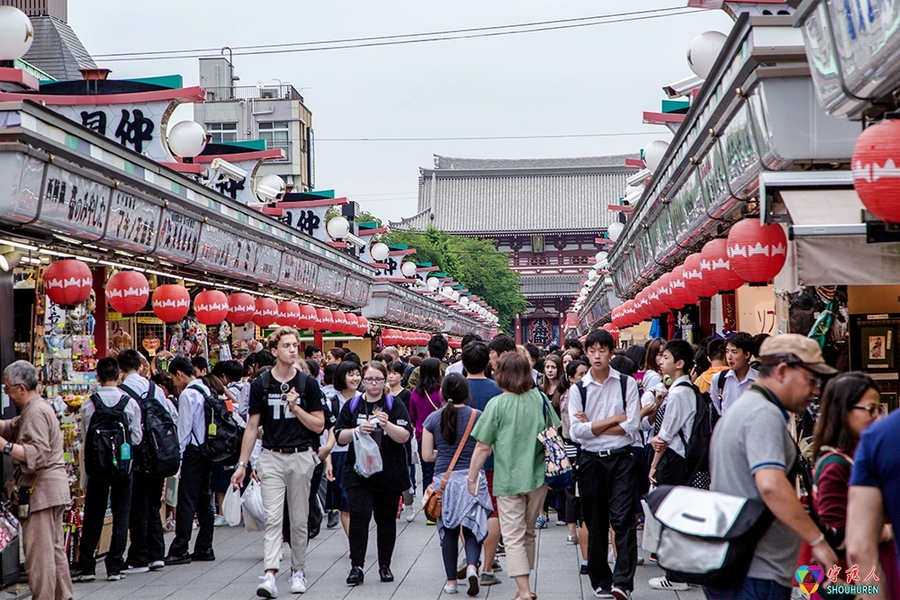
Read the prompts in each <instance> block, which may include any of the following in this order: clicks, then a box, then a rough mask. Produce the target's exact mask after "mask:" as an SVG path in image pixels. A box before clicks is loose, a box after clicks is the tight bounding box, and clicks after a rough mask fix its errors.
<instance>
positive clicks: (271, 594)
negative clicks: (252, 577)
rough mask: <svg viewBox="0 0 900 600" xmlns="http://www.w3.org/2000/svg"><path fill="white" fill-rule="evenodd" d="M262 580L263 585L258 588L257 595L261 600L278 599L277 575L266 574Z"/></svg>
mask: <svg viewBox="0 0 900 600" xmlns="http://www.w3.org/2000/svg"><path fill="white" fill-rule="evenodd" d="M260 579H262V583H260V584H259V585H258V586H256V595H257V596H259V597H260V598H277V597H278V588H277V587H275V575H273V574H272V573H266V574H265V575H263V576H262V577H260Z"/></svg>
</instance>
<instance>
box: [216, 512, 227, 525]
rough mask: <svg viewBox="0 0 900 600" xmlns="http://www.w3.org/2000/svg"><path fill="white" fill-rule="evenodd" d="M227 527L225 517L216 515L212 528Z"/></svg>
mask: <svg viewBox="0 0 900 600" xmlns="http://www.w3.org/2000/svg"><path fill="white" fill-rule="evenodd" d="M226 525H228V521H226V520H225V515H216V516H215V517H214V518H213V527H224V526H226Z"/></svg>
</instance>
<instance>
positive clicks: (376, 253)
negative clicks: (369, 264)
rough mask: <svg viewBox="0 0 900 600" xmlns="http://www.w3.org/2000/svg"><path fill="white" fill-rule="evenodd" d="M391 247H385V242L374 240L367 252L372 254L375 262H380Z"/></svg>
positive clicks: (386, 255)
mask: <svg viewBox="0 0 900 600" xmlns="http://www.w3.org/2000/svg"><path fill="white" fill-rule="evenodd" d="M390 251H391V249H390V248H388V247H387V244H385V243H382V242H376V243H374V244H372V247H371V248H370V249H369V252H370V253H371V254H372V258H374V259H375V260H376V261H377V262H381V261H383V260H384V259H386V258H387V257H388V254H389V253H390Z"/></svg>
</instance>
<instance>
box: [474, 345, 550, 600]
mask: <svg viewBox="0 0 900 600" xmlns="http://www.w3.org/2000/svg"><path fill="white" fill-rule="evenodd" d="M495 381H496V382H497V385H498V386H500V389H502V390H503V394H501V395H499V396H495V397H494V398H491V400H490V401H489V402H488V403H487V406H486V407H485V409H484V413H483V414H482V415H481V418H480V419H478V422H477V423H476V424H475V428H474V429H473V430H472V437H474V438H475V439H476V440H478V444H477V445H476V446H475V452H474V453H473V455H472V462H471V463H470V466H469V474H468V486H469V493H470V494H472V495H473V496H474V495H476V493H477V490H478V473H479V471H480V470H481V467H482V466H483V465H484V461H485V459H487V457H488V456H490V454H491V452H493V453H494V495H495V496H496V497H497V508H498V510H499V512H500V515H499V516H500V531H501V533H502V534H503V541H504V543H505V545H506V560H507V562H508V566H509V574H510V576H511V577H512V578H513V579H515V580H516V588H517V594H516V598H515V599H514V600H532V599H533V598H536V596H535V595H534V594H532V593H531V584H530V581H529V574H530V573H531V571H532V569H533V568H534V548H535V531H534V523H535V521H536V520H537V517H538V514H540V512H541V510H542V508H543V505H544V497H545V496H546V495H547V486H546V484H545V483H544V448H543V446H542V445H541V443H540V442H539V441H538V439H537V435H538V433H540V432H541V431H543V430H544V429H546V428H547V426H548V425H550V424H552V425H553V426H554V427H556V426H558V425H559V418H558V417H557V416H556V413H555V412H554V411H553V410H549V411H547V412H545V411H544V402H545V400H544V397H543V395H542V394H541V393H540V391H538V390H537V389H535V388H534V380H533V379H532V378H531V364H530V363H529V362H528V359H526V358H525V357H523V356H521V355H520V354H518V353H516V352H506V353H504V354H503V356H501V357H500V362H499V364H498V365H497V369H496V372H495Z"/></svg>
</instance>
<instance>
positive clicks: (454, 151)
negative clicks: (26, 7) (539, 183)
mask: <svg viewBox="0 0 900 600" xmlns="http://www.w3.org/2000/svg"><path fill="white" fill-rule="evenodd" d="M686 4H687V2H686V0H630V1H628V2H622V1H619V2H614V1H612V0H593V1H590V0H565V1H559V2H547V1H536V0H516V1H511V0H480V1H475V0H456V1H454V2H442V3H436V2H421V1H403V0H382V1H380V2H374V1H371V0H370V1H345V0H327V1H320V2H309V1H307V2H286V1H280V2H275V1H273V0H255V1H254V2H237V1H234V0H220V1H218V2H210V1H209V0H205V1H197V0H178V1H175V0H155V1H154V2H152V3H149V2H122V1H121V0H72V1H71V2H69V23H70V24H71V26H72V27H73V29H74V30H75V32H76V33H77V34H78V36H79V38H80V39H81V41H82V43H83V44H84V45H85V47H86V48H87V50H88V52H90V53H91V54H94V55H97V54H104V53H113V52H130V51H131V52H133V51H152V50H170V49H172V50H175V49H189V48H213V47H215V48H218V47H222V46H244V45H255V44H277V43H286V42H298V41H316V40H326V39H341V38H351V37H364V36H380V35H392V34H404V33H416V32H423V31H434V30H443V29H455V28H468V27H483V26H493V25H506V24H512V23H522V22H532V21H543V20H551V19H565V18H575V17H587V16H593V15H601V14H609V13H618V12H624V11H633V10H641V9H648V8H664V7H671V6H685V5H686ZM250 9H252V10H250ZM731 23H732V22H731V19H730V18H729V17H728V16H727V15H725V13H723V12H721V11H697V12H693V13H688V14H686V15H680V16H670V17H665V18H659V19H650V20H645V21H637V22H632V23H618V24H611V25H595V26H591V27H583V28H574V29H565V30H559V31H549V32H540V33H527V34H520V35H509V36H499V37H492V38H481V39H470V40H458V41H442V42H429V43H422V44H409V45H400V46H388V47H380V48H362V49H352V50H331V51H322V52H301V53H293V54H272V55H261V56H236V57H234V65H235V73H236V74H237V75H239V76H240V78H241V80H240V82H238V84H239V85H254V84H256V83H257V82H262V83H263V84H267V85H268V84H273V83H276V81H275V80H276V79H280V80H281V81H282V82H285V83H287V82H290V83H291V84H293V85H294V87H296V88H297V89H299V90H300V93H301V94H302V95H303V97H304V100H305V104H306V105H307V107H309V109H310V110H311V111H312V113H313V128H314V130H315V135H316V148H315V152H316V187H317V188H318V189H335V190H336V193H337V195H338V196H348V197H350V198H351V199H353V200H357V201H358V202H359V203H360V204H361V206H362V208H363V209H364V210H369V211H370V212H372V213H373V214H376V215H377V216H379V217H381V218H382V219H385V220H387V219H391V220H397V219H399V218H400V217H401V216H409V215H411V214H413V213H414V212H415V211H416V190H417V182H418V168H419V167H431V166H432V164H433V160H432V155H433V154H442V155H447V156H461V157H479V158H545V157H570V156H597V155H604V154H619V153H627V152H637V151H639V149H640V148H641V147H642V146H643V145H645V144H647V143H649V142H650V141H652V140H654V139H666V140H669V139H670V138H671V136H670V135H669V134H668V131H667V130H666V129H665V128H663V127H659V126H651V125H643V124H642V123H641V116H642V111H644V110H653V111H658V110H660V100H662V99H663V98H664V97H665V96H664V94H663V93H662V90H661V88H662V86H663V85H666V84H668V83H672V82H673V81H676V80H678V79H682V78H684V77H687V76H688V75H691V72H690V69H689V68H688V65H687V60H686V58H685V55H686V51H687V47H688V45H689V43H690V41H691V40H692V39H693V38H694V37H695V36H696V35H698V34H700V33H702V32H703V31H707V30H718V31H721V32H723V33H726V34H727V33H728V32H729V30H730V28H731ZM213 54H215V53H213ZM97 63H98V66H101V67H107V68H111V69H112V70H113V74H112V75H111V78H117V79H119V78H121V79H125V78H132V77H149V76H158V75H169V74H176V73H178V74H181V75H182V76H183V77H184V83H185V85H186V86H190V85H197V83H198V79H199V75H198V62H197V60H196V59H182V60H163V59H160V60H152V61H127V62H104V61H103V59H97ZM621 132H646V135H641V136H625V137H595V138H568V139H534V140H470V141H415V142H329V141H327V140H328V139H333V138H384V137H391V138H396V137H460V136H462V137H472V136H479V137H483V136H522V135H563V134H585V133H621ZM573 218H576V217H575V216H574V215H573Z"/></svg>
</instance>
